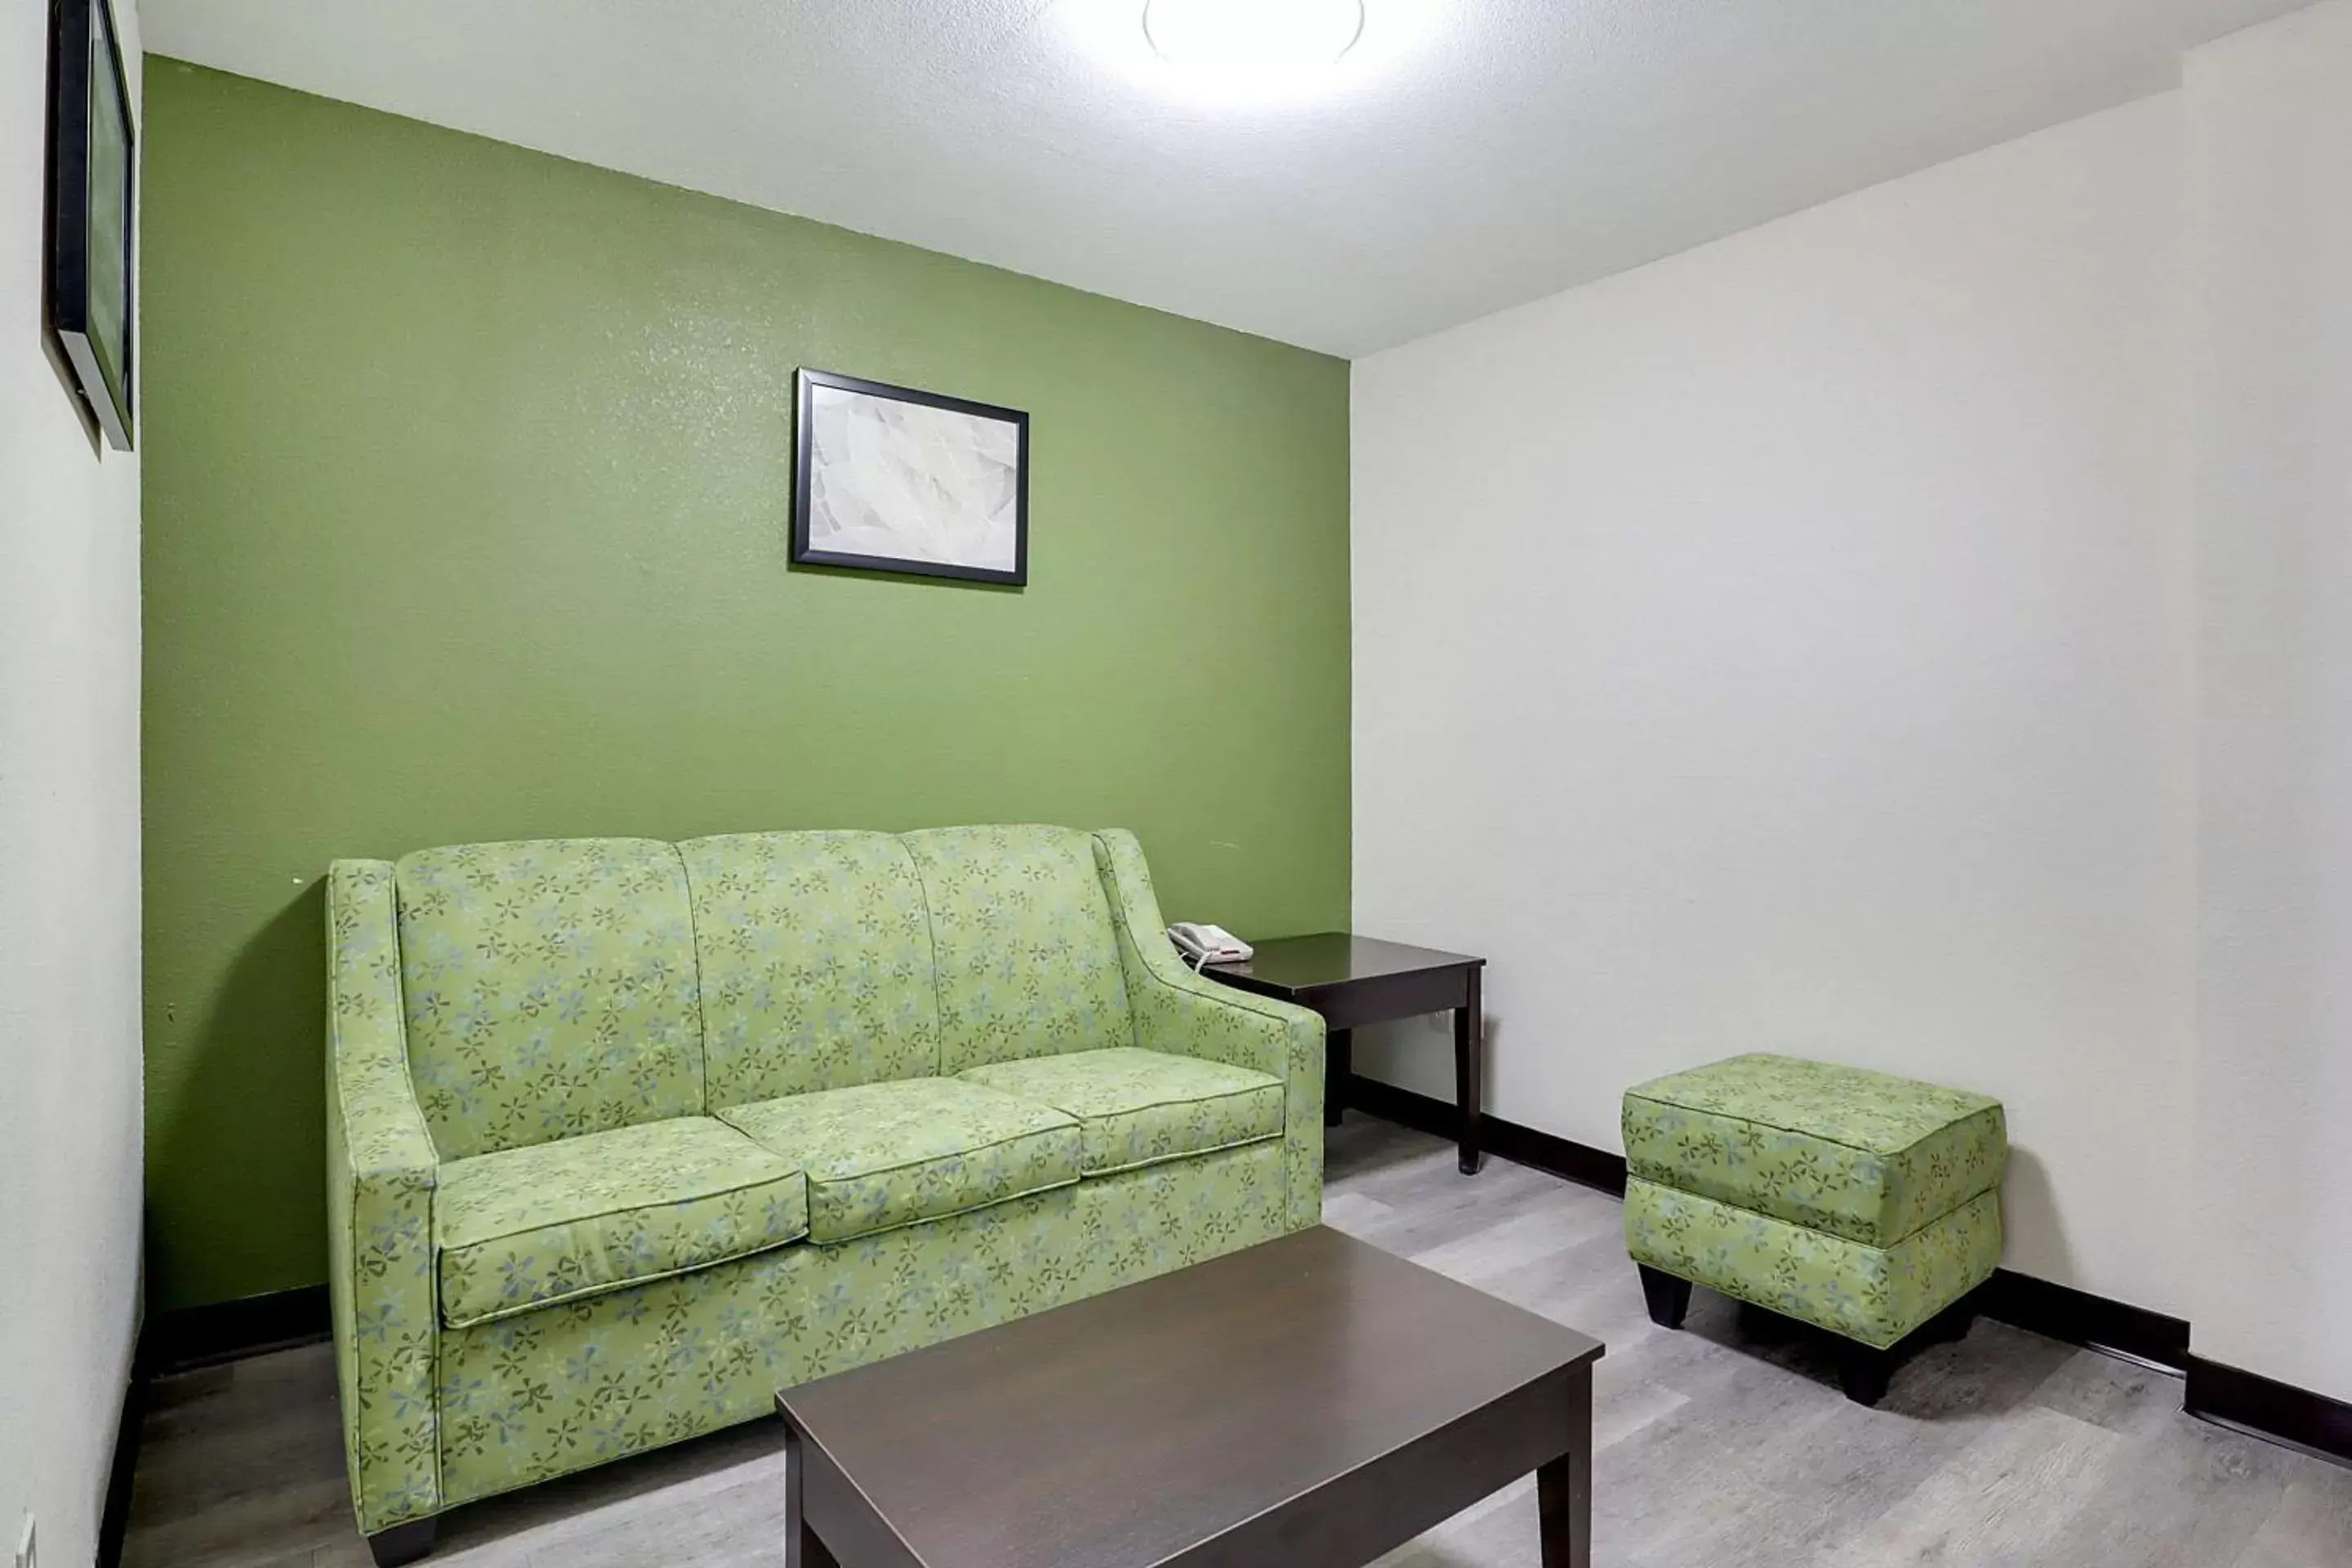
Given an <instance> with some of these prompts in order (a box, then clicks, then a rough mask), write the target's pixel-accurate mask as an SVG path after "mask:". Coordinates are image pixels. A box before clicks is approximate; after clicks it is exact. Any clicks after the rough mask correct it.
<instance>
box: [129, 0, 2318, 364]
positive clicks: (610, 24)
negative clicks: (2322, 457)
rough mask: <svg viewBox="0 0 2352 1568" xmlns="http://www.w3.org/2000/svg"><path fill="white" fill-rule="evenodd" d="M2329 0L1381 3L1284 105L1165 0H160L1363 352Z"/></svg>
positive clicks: (211, 44)
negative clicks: (1177, 39) (1219, 69)
mask: <svg viewBox="0 0 2352 1568" xmlns="http://www.w3.org/2000/svg"><path fill="white" fill-rule="evenodd" d="M1268 3H1276V0H1268ZM2301 3H2302V0H1367V11H1368V19H1367V21H1366V25H1365V31H1364V36H1363V39H1362V42H1361V43H1360V45H1359V47H1357V48H1356V50H1355V51H1354V52H1352V53H1351V54H1350V55H1349V57H1348V58H1347V59H1345V60H1344V61H1342V62H1341V63H1340V65H1339V66H1338V67H1337V68H1333V69H1331V70H1330V71H1329V72H1328V73H1327V74H1326V75H1325V76H1324V78H1323V79H1320V80H1318V81H1316V82H1314V83H1312V84H1311V90H1307V91H1304V92H1301V93H1299V94H1298V95H1297V96H1294V97H1291V98H1288V99H1274V100H1268V99H1266V98H1264V97H1259V98H1242V99H1229V98H1222V97H1220V96H1219V94H1218V93H1216V92H1215V91H1213V90H1212V89H1207V88H1204V87H1203V86H1202V85H1201V84H1200V83H1198V82H1196V81H1192V80H1190V79H1182V78H1179V77H1176V76H1174V75H1173V74H1171V70H1170V68H1167V67H1166V66H1165V65H1164V64H1163V63H1162V62H1160V60H1158V59H1157V58H1156V57H1154V56H1152V55H1151V54H1150V51H1149V49H1148V48H1147V47H1146V46H1145V44H1144V41H1143V38H1142V34H1141V28H1140V25H1139V20H1140V15H1141V11H1142V0H693V3H690V4H689V3H686V0H142V4H141V6H140V10H141V14H142V21H143V23H144V27H145V32H146V35H147V45H148V47H150V48H152V49H154V50H156V51H158V52H161V53H163V54H169V55H176V56H178V57H180V58H184V59H191V60H195V61H198V62H200V63H202V64H205V65H211V66H217V67H220V68H224V69H227V70H232V71H238V72H242V73H244V74H246V75H248V76H256V77H260V78H263V79H268V80H270V81H277V82H283V83H285V84H287V85H289V86H292V87H298V88H302V89H307V90H309V91H311V92H318V93H323V94H326V95H328V96H330V97H333V98H340V99H347V100H351V101H352V102H356V103H363V104H368V105H371V106H373V107H375V108H379V109H386V110H393V111H394V112H396V113H400V114H406V115H413V116H415V117H416V118H418V119H421V120H428V121H435V122H436V123H439V124H442V125H448V126H454V127H457V128H458V129H461V130H466V131H473V132H480V133H482V134H484V135H488V136H495V137H498V138H499V139H501V140H503V141H508V142H520V143H521V144H522V145H524V146H528V147H536V148H540V149H542V150H544V151H547V152H550V153H561V154H562V155H564V156H566V157H570V158H577V159H581V160H583V161H585V162H588V163H601V164H604V165H606V166H608V167H610V168H614V169H622V170H626V171H628V172H630V173H632V174H644V175H648V176H650V177H652V178H654V179H657V180H664V181H667V182H670V183H672V184H680V185H689V186H693V187H695V188H697V189H700V190H705V191H710V192H715V193H716V194H718V195H724V196H731V197H734V198H736V199H738V200H741V201H746V202H751V203H755V204H757V205H761V206H765V207H773V208H777V209H779V210H782V211H784V212H793V213H801V214H804V215H806V216H811V217H815V218H822V219H824V220H825V221H827V222H830V223H836V224H842V225H845V226H849V227H851V228H856V229H862V230H866V231H867V232H869V233H873V234H879V235H886V236H888V237H892V238H896V239H903V240H908V241H911V242H913V243H914V244H917V245H921V246H927V247H931V248H933V249H938V250H944V251H949V252H952V253H953V254H955V255H958V256H965V257H971V258H976V259H979V260H983V261H991V262H995V263H998V264H999V265H1002V266H1004V267H1010V268H1015V269H1017V270H1019V271H1023V272H1028V273H1034V274H1035V275H1037V276H1039V277H1043V278H1050V279H1055V280H1057V281H1060V282H1065V283H1071V284H1076V285H1077V286H1078V287H1080V288H1084V289H1096V290H1098V291H1100V292H1102V293H1105V294H1111V295H1116V296H1118V297H1119V298H1121V299H1125V300H1137V301H1139V302H1141V303H1144V304H1149V305H1156V306H1160V307H1161V308H1163V309H1166V310H1175V311H1179V312H1181V313H1182V314H1184V315H1187V316H1197V317H1201V318H1202V319H1204V320H1207V321H1218V322H1223V323H1224V324H1226V325H1228V326H1234V327H1239V328H1243V329H1244V330H1246V331H1253V332H1260V333H1264V334H1265V335H1266V336H1268V337H1273V338H1279V339H1283V340H1285V341H1286V342H1295V343H1302V344H1305V345H1307V346H1308V347H1312V348H1318V349H1323V350H1327V351H1328V352H1330V353H1339V354H1349V355H1354V354H1360V353H1369V352H1370V351H1372V350H1375V349H1380V348H1384V347H1387V346H1389V345H1391V344H1393V343H1397V342H1403V341H1405V340H1406V339H1409V338H1412V337H1417V336H1419V335H1421V334H1423V333H1424V332H1429V331H1435V330H1437V329H1439V328H1443V327H1446V326H1451V325H1453V324H1454V323H1456V322H1459V321H1467V320H1469V319H1471V318H1473V317H1476V316H1481V315H1485V314H1486V313H1487V312H1489V311H1492V310H1499V309H1501V308H1503V307H1505V306H1507V305H1512V304H1517V303H1518V302H1520V301H1522V300H1529V299H1533V298H1535V297H1537V296H1538V295H1542V294H1546V293H1549V292H1551V291H1552V290H1554V289H1561V288H1565V287H1567V286H1569V285H1570V284H1575V283H1580V282H1584V281H1588V280H1590V279H1594V278H1598V277H1601V276H1603V275H1605V274H1608V273H1611V272H1614V271H1618V270H1621V269H1622V268H1626V267H1630V266H1633V265H1635V264H1638V263H1640V262H1643V261H1646V260H1650V259H1652V258H1656V257H1659V256H1663V255H1666V254H1669V253H1671V252H1674V251H1676V250H1680V249H1684V248H1685V247H1689V246H1692V245H1695V244H1697V243H1700V242H1702V241H1705V240H1707V239H1712V238H1715V237H1719V236H1722V235H1726V234H1729V233H1732V232H1734V231H1736V230H1738V229H1741V228H1744V227H1747V226H1750V225H1752V224H1755V223H1759V222H1761V221H1763V220H1765V219H1767V218H1771V217H1775V216H1780V215H1781V214H1783V213H1788V212H1792V211H1794V210H1796V209H1798V208H1800V207H1803V206H1808V205H1811V204H1813V203H1815V202H1819V201H1823V200H1826V199H1827V198H1829V197H1831V196H1834V195H1841V194H1843V193H1844V192H1847V191H1851V190H1854V189H1857V188H1859V187H1861V186H1864V185H1867V184H1874V183H1876V182H1878V181H1880V180H1885V179H1888V178H1892V177H1893V176H1895V175H1898V174H1906V173H1908V172H1910V171H1912V170H1915V169H1918V168H1923V167H1925V166H1926V165H1927V164H1929V163H1937V162H1939V161H1941V160H1943V159H1945V158H1948V157H1952V156H1955V155H1957V154H1958V153H1967V152H1971V151H1973V150H1975V149H1977V148H1979V147H1985V146H1990V145H1991V144H1992V143H1994V142H2001V141H2005V140H2007V139H2009V138H2011V137H2013V136H2018V135H2021V134H2023V133H2024V132H2030V131H2033V130H2037V129H2040V128H2041V127H2042V126H2045V125H2051V124H2054V123H2056V122H2058V121H2062V120H2067V119H2071V118H2073V117H2074V116H2076V115H2079V114H2084V113H2087V112H2089V111H2091V110H2096V109H2100V108H2104V107H2105V106H2107V105H2110V104H2114V103H2119V102H2122V101H2124V100H2127V99H2130V98H2134V97H2137V96H2139V95H2142V94H2145V93H2148V92H2152V91H2156V90H2158V89H2162V88H2165V87H2168V86H2170V85H2173V84H2174V83H2175V82H2176V81H2177V80H2178V78H2179V56H2180V52H2181V50H2182V49H2184V48H2185V47H2189V46H2191V45H2194V44H2198V43H2201V42H2203V41H2205V40H2207V39H2209V38H2211V37H2218V36H2220V35H2221V34H2222V33H2225V32H2229V31H2231V30H2233V29H2235V28H2237V27H2241V26H2246V25H2248V24H2250V23H2252V22H2256V21H2260V20H2263V19H2265V18H2267V17H2270V16H2277V15H2280V14H2283V13H2284V12H2287V11H2291V10H2294V9H2295V8H2296V7H2297V5H2299V4H2301Z"/></svg>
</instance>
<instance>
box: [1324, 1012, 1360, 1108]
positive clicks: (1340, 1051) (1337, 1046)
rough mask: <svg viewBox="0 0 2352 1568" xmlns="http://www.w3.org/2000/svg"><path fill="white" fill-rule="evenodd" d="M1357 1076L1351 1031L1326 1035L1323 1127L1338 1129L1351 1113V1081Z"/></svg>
mask: <svg viewBox="0 0 2352 1568" xmlns="http://www.w3.org/2000/svg"><path fill="white" fill-rule="evenodd" d="M1355 1074H1356V1037H1355V1034H1354V1032H1353V1031H1351V1030H1348V1029H1326V1030H1324V1031H1323V1125H1324V1126H1326V1127H1337V1126H1339V1115H1340V1112H1342V1111H1344V1110H1347V1109H1348V1080H1349V1079H1351V1078H1353V1077H1354V1076H1355Z"/></svg>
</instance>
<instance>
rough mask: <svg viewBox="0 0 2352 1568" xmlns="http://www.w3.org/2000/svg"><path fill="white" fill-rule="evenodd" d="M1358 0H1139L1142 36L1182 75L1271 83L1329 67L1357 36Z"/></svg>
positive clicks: (1359, 23)
mask: <svg viewBox="0 0 2352 1568" xmlns="http://www.w3.org/2000/svg"><path fill="white" fill-rule="evenodd" d="M1363 32H1364V0H1146V4H1145V5H1144V7H1143V36H1144V37H1146V38H1147V39H1149V40H1150V44H1151V47H1152V49H1153V51H1154V52H1156V53H1157V54H1158V55H1159V56H1160V58H1161V59H1164V60H1166V61H1167V62H1168V63H1169V64H1171V65H1172V66H1175V67H1177V68H1180V69H1181V70H1184V71H1186V72H1188V73H1192V74H1195V75H1199V76H1202V77H1207V78H1213V79H1220V80H1223V81H1228V82H1234V83H1239V84H1245V85H1257V86H1276V85H1279V84H1282V83H1285V82H1290V81H1296V80H1297V79H1298V78H1300V77H1301V76H1303V75H1305V74H1307V73H1308V72H1312V71H1317V70H1322V69H1327V68H1329V67H1331V66H1333V65H1336V64H1338V63H1339V58H1340V57H1341V56H1343V55H1345V54H1346V53H1347V52H1348V51H1349V49H1352V48H1354V47H1356V40H1357V39H1358V38H1360V37H1363Z"/></svg>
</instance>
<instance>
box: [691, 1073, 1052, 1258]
mask: <svg viewBox="0 0 2352 1568" xmlns="http://www.w3.org/2000/svg"><path fill="white" fill-rule="evenodd" d="M719 1116H720V1118H721V1119H722V1120H724V1121H726V1122H727V1124H728V1125H729V1126H730V1127H734V1128H736V1129H738V1130H740V1131H742V1132H744V1133H745V1134H747V1135H749V1136H750V1137H751V1139H752V1140H753V1141H754V1142H758V1143H759V1144H760V1145H761V1147H763V1148H766V1149H769V1150H772V1151H773V1152H776V1153H778V1154H781V1155H782V1156H784V1157H785V1158H787V1159H790V1160H793V1161H796V1162H798V1163H800V1164H801V1165H803V1167H804V1168H805V1169H806V1170H807V1172H808V1210H809V1239H810V1240H812V1241H817V1242H836V1241H849V1240H852V1239H854V1238H856V1237H861V1236H868V1235H871V1234H873V1233H874V1232H876V1231H880V1230H891V1229H895V1228H897V1227H898V1226H902V1225H916V1224H919V1223H920V1222H922V1221H924V1220H930V1219H940V1218H942V1217H944V1216H945V1215H953V1214H963V1213H965V1212H967V1211H969V1210H971V1209H976V1208H984V1207H986V1206H987V1205H990V1204H1001V1203H1003V1202H1004V1201H1005V1200H1006V1199H1007V1198H1017V1197H1022V1196H1025V1195H1026V1194H1030V1193H1035V1192H1043V1191H1045V1189H1046V1188H1048V1187H1057V1186H1065V1185H1066V1184H1069V1183H1071V1182H1075V1181H1076V1180H1077V1179H1078V1147H1079V1140H1078V1123H1077V1121H1076V1119H1074V1118H1072V1117H1068V1116H1065V1115H1064V1114H1062V1112H1060V1111H1058V1110H1054V1109H1053V1108H1052V1107H1051V1106H1045V1105H1040V1104H1037V1103H1036V1102H1035V1101H1034V1100H1019V1099H1015V1098H1014V1097H1013V1096H1012V1095H1009V1094H1003V1093H1000V1092H998V1091H997V1090H995V1089H989V1088H986V1087H984V1086H982V1085H981V1084H976V1083H964V1082H961V1081H960V1080H958V1079H945V1078H917V1079H904V1080H900V1081H896V1082H891V1083H868V1084H859V1085H857V1086H856V1087H854V1088H850V1089H822V1090H819V1091H818V1092H817V1093H814V1094H795V1095H788V1096H786V1097H784V1098H783V1099H781V1100H761V1101H759V1102H758V1103H757V1104H753V1105H736V1106H730V1107H728V1108H727V1109H725V1110H721V1111H720V1112H719Z"/></svg>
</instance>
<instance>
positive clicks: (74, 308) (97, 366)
mask: <svg viewBox="0 0 2352 1568" xmlns="http://www.w3.org/2000/svg"><path fill="white" fill-rule="evenodd" d="M50 16H51V18H52V20H53V22H54V24H55V30H54V32H53V33H52V34H51V36H50V39H49V81H50V93H49V104H50V108H49V115H50V121H49V190H50V209H49V268H48V276H49V287H48V296H49V327H50V330H51V331H55V332H56V333H57V335H58V343H59V344H60V346H62V347H63V348H64V350H65V353H66V359H67V361H68V363H70V364H71V365H72V366H73V370H74V377H75V379H76V380H77V381H79V383H80V384H81V394H82V396H83V398H84V399H86V400H87V401H88V402H89V408H90V412H91V413H92V414H94V415H96V416H97V417H98V423H99V426H100V428H101V429H103V430H104V431H105V432H106V438H107V440H108V441H109V442H110V443H111V444H112V445H113V446H115V447H120V448H121V450H123V451H126V452H127V451H129V450H130V449H131V342H132V341H133V333H132V331H131V321H132V316H131V309H132V300H131V204H132V201H133V199H134V195H135V193H136V187H137V178H138V167H139V160H138V149H137V146H136V144H135V142H134V140H133V132H132V131H131V80H130V78H129V76H128V75H127V74H126V73H125V71H124V69H123V64H122V46H121V41H120V40H118V39H117V38H116V37H115V36H114V14H113V12H112V10H111V9H110V8H109V5H108V3H107V0H51V6H50Z"/></svg>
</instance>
